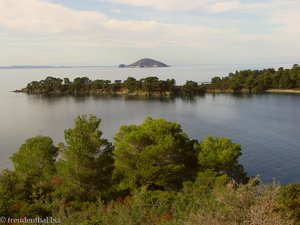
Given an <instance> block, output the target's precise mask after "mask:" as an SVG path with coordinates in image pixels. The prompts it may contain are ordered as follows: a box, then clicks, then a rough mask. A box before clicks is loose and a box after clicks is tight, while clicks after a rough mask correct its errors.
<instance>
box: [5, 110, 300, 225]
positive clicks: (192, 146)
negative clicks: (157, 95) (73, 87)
mask: <svg viewBox="0 0 300 225" xmlns="http://www.w3.org/2000/svg"><path fill="white" fill-rule="evenodd" d="M100 123H101V120H100V119H99V118H97V117H95V116H93V115H91V116H89V117H87V116H81V117H77V118H76V119H75V121H74V127H73V128H70V129H66V130H65V133H64V137H65V141H64V143H59V144H58V145H54V143H53V141H52V139H51V138H50V137H44V136H37V137H32V138H29V139H27V140H26V141H25V143H24V144H22V145H21V147H20V149H19V151H17V152H16V153H14V154H13V155H12V157H11V160H12V162H13V165H14V169H13V170H3V171H2V172H1V174H0V215H1V216H3V217H4V218H24V217H26V218H36V217H41V218H47V217H52V218H54V219H57V220H58V221H59V222H60V223H61V224H74V225H76V224H82V225H89V224H90V225H99V224H107V225H111V224H113V225H154V224H157V225H162V224H165V225H182V224H186V225H193V224H195V225H196V224H204V225H218V224H220V225H223V224H224V225H225V224H226V225H227V224H253V225H254V224H257V225H258V224H259V225H267V224H270V225H276V224H277V225H284V224H299V223H300V202H299V200H300V184H299V183H296V184H289V185H287V186H280V185H278V184H276V183H272V184H263V183H261V182H260V181H259V179H258V178H249V177H248V176H247V174H246V172H245V171H244V169H243V166H242V165H240V164H239V162H238V158H239V156H240V155H241V146H240V145H239V144H237V143H233V142H232V141H231V140H229V139H228V138H214V137H210V136H208V137H206V138H205V139H203V140H193V139H190V138H189V137H188V135H187V134H186V133H185V132H184V131H183V130H182V128H181V126H180V124H177V123H174V122H170V121H166V120H164V119H152V118H147V119H145V121H144V122H143V123H142V124H140V125H135V124H132V125H123V126H121V127H120V129H119V131H118V132H117V133H116V134H115V137H114V143H113V144H112V143H110V142H109V141H108V140H106V139H104V138H103V137H102V131H101V130H100V129H99V127H100ZM3 217H2V218H3Z"/></svg>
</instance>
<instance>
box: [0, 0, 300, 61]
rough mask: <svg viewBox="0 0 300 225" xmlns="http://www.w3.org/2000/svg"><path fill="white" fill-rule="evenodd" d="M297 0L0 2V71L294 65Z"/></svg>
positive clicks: (299, 57) (299, 55) (299, 50)
mask: <svg viewBox="0 0 300 225" xmlns="http://www.w3.org/2000/svg"><path fill="white" fill-rule="evenodd" d="M299 12H300V1H299V0H0V66H8V65H70V66H72V65H99V66H106V65H107V66H114V65H118V64H121V63H125V64H129V63H132V62H134V61H136V60H138V59H140V58H153V59H156V60H160V61H162V62H164V63H167V64H169V65H201V64H258V63H268V64H272V63H274V64H276V63H277V64H279V63H299V62H300V29H299V28H300V22H299V21H300V13H299Z"/></svg>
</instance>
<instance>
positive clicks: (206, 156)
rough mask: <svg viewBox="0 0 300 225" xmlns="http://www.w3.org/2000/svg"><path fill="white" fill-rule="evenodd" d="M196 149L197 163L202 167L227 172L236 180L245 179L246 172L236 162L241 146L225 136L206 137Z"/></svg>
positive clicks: (221, 172)
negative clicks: (197, 153)
mask: <svg viewBox="0 0 300 225" xmlns="http://www.w3.org/2000/svg"><path fill="white" fill-rule="evenodd" d="M195 148H196V149H198V151H199V155H198V160H199V164H200V166H201V167H202V168H203V169H212V170H214V171H216V172H218V173H219V174H227V175H228V176H229V177H231V178H233V179H235V180H236V181H241V182H245V181H247V176H246V173H245V172H244V169H243V167H242V165H240V164H239V163H238V160H237V159H238V157H239V156H240V155H241V154H242V153H241V146H240V145H239V144H235V143H232V142H231V140H229V139H227V138H213V137H211V136H208V137H206V138H205V139H204V140H203V141H202V143H201V144H200V145H198V144H196V145H195Z"/></svg>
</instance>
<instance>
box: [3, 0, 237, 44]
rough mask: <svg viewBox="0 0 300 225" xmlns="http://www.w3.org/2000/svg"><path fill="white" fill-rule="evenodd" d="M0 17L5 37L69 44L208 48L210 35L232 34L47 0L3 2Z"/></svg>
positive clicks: (6, 0)
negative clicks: (121, 17)
mask: <svg viewBox="0 0 300 225" xmlns="http://www.w3.org/2000/svg"><path fill="white" fill-rule="evenodd" d="M177 4H178V2H177V3H174V5H177ZM219 7H224V6H220V5H218V6H217V8H219ZM218 10H219V9H218ZM0 15H1V17H0V28H1V27H2V30H6V36H9V35H10V36H11V38H12V36H13V38H15V39H18V40H22V39H23V40H24V41H25V40H30V39H31V38H32V39H33V40H37V41H38V42H43V41H44V40H45V39H47V41H53V42H55V41H56V42H60V43H63V44H66V45H71V44H74V45H78V44H79V45H85V46H93V45H94V46H103V47H125V46H126V47H144V48H153V47H159V46H164V45H170V46H175V45H178V46H182V45H183V46H205V45H207V42H211V41H210V38H208V37H210V36H214V35H218V36H222V37H223V38H224V37H226V36H227V37H228V36H229V35H231V34H229V33H228V31H226V30H225V31H224V30H222V29H215V28H209V27H206V26H202V25H197V26H192V25H182V24H173V23H161V22H157V21H151V20H142V21H140V20H119V19H113V18H109V17H108V16H106V15H104V14H102V13H100V12H96V11H83V10H80V11H79V10H74V9H70V8H67V7H65V6H62V5H58V4H54V3H50V2H48V1H45V0H1V1H0ZM226 33H227V34H226ZM211 40H213V38H212V39H211ZM33 42H34V41H33Z"/></svg>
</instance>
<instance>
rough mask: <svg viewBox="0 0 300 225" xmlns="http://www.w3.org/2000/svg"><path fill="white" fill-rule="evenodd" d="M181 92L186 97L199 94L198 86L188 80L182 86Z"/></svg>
mask: <svg viewBox="0 0 300 225" xmlns="http://www.w3.org/2000/svg"><path fill="white" fill-rule="evenodd" d="M182 90H183V92H184V93H185V95H186V96H194V95H196V94H199V85H198V83H197V82H195V81H191V80H188V81H186V83H185V84H184V85H183V86H182Z"/></svg>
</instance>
